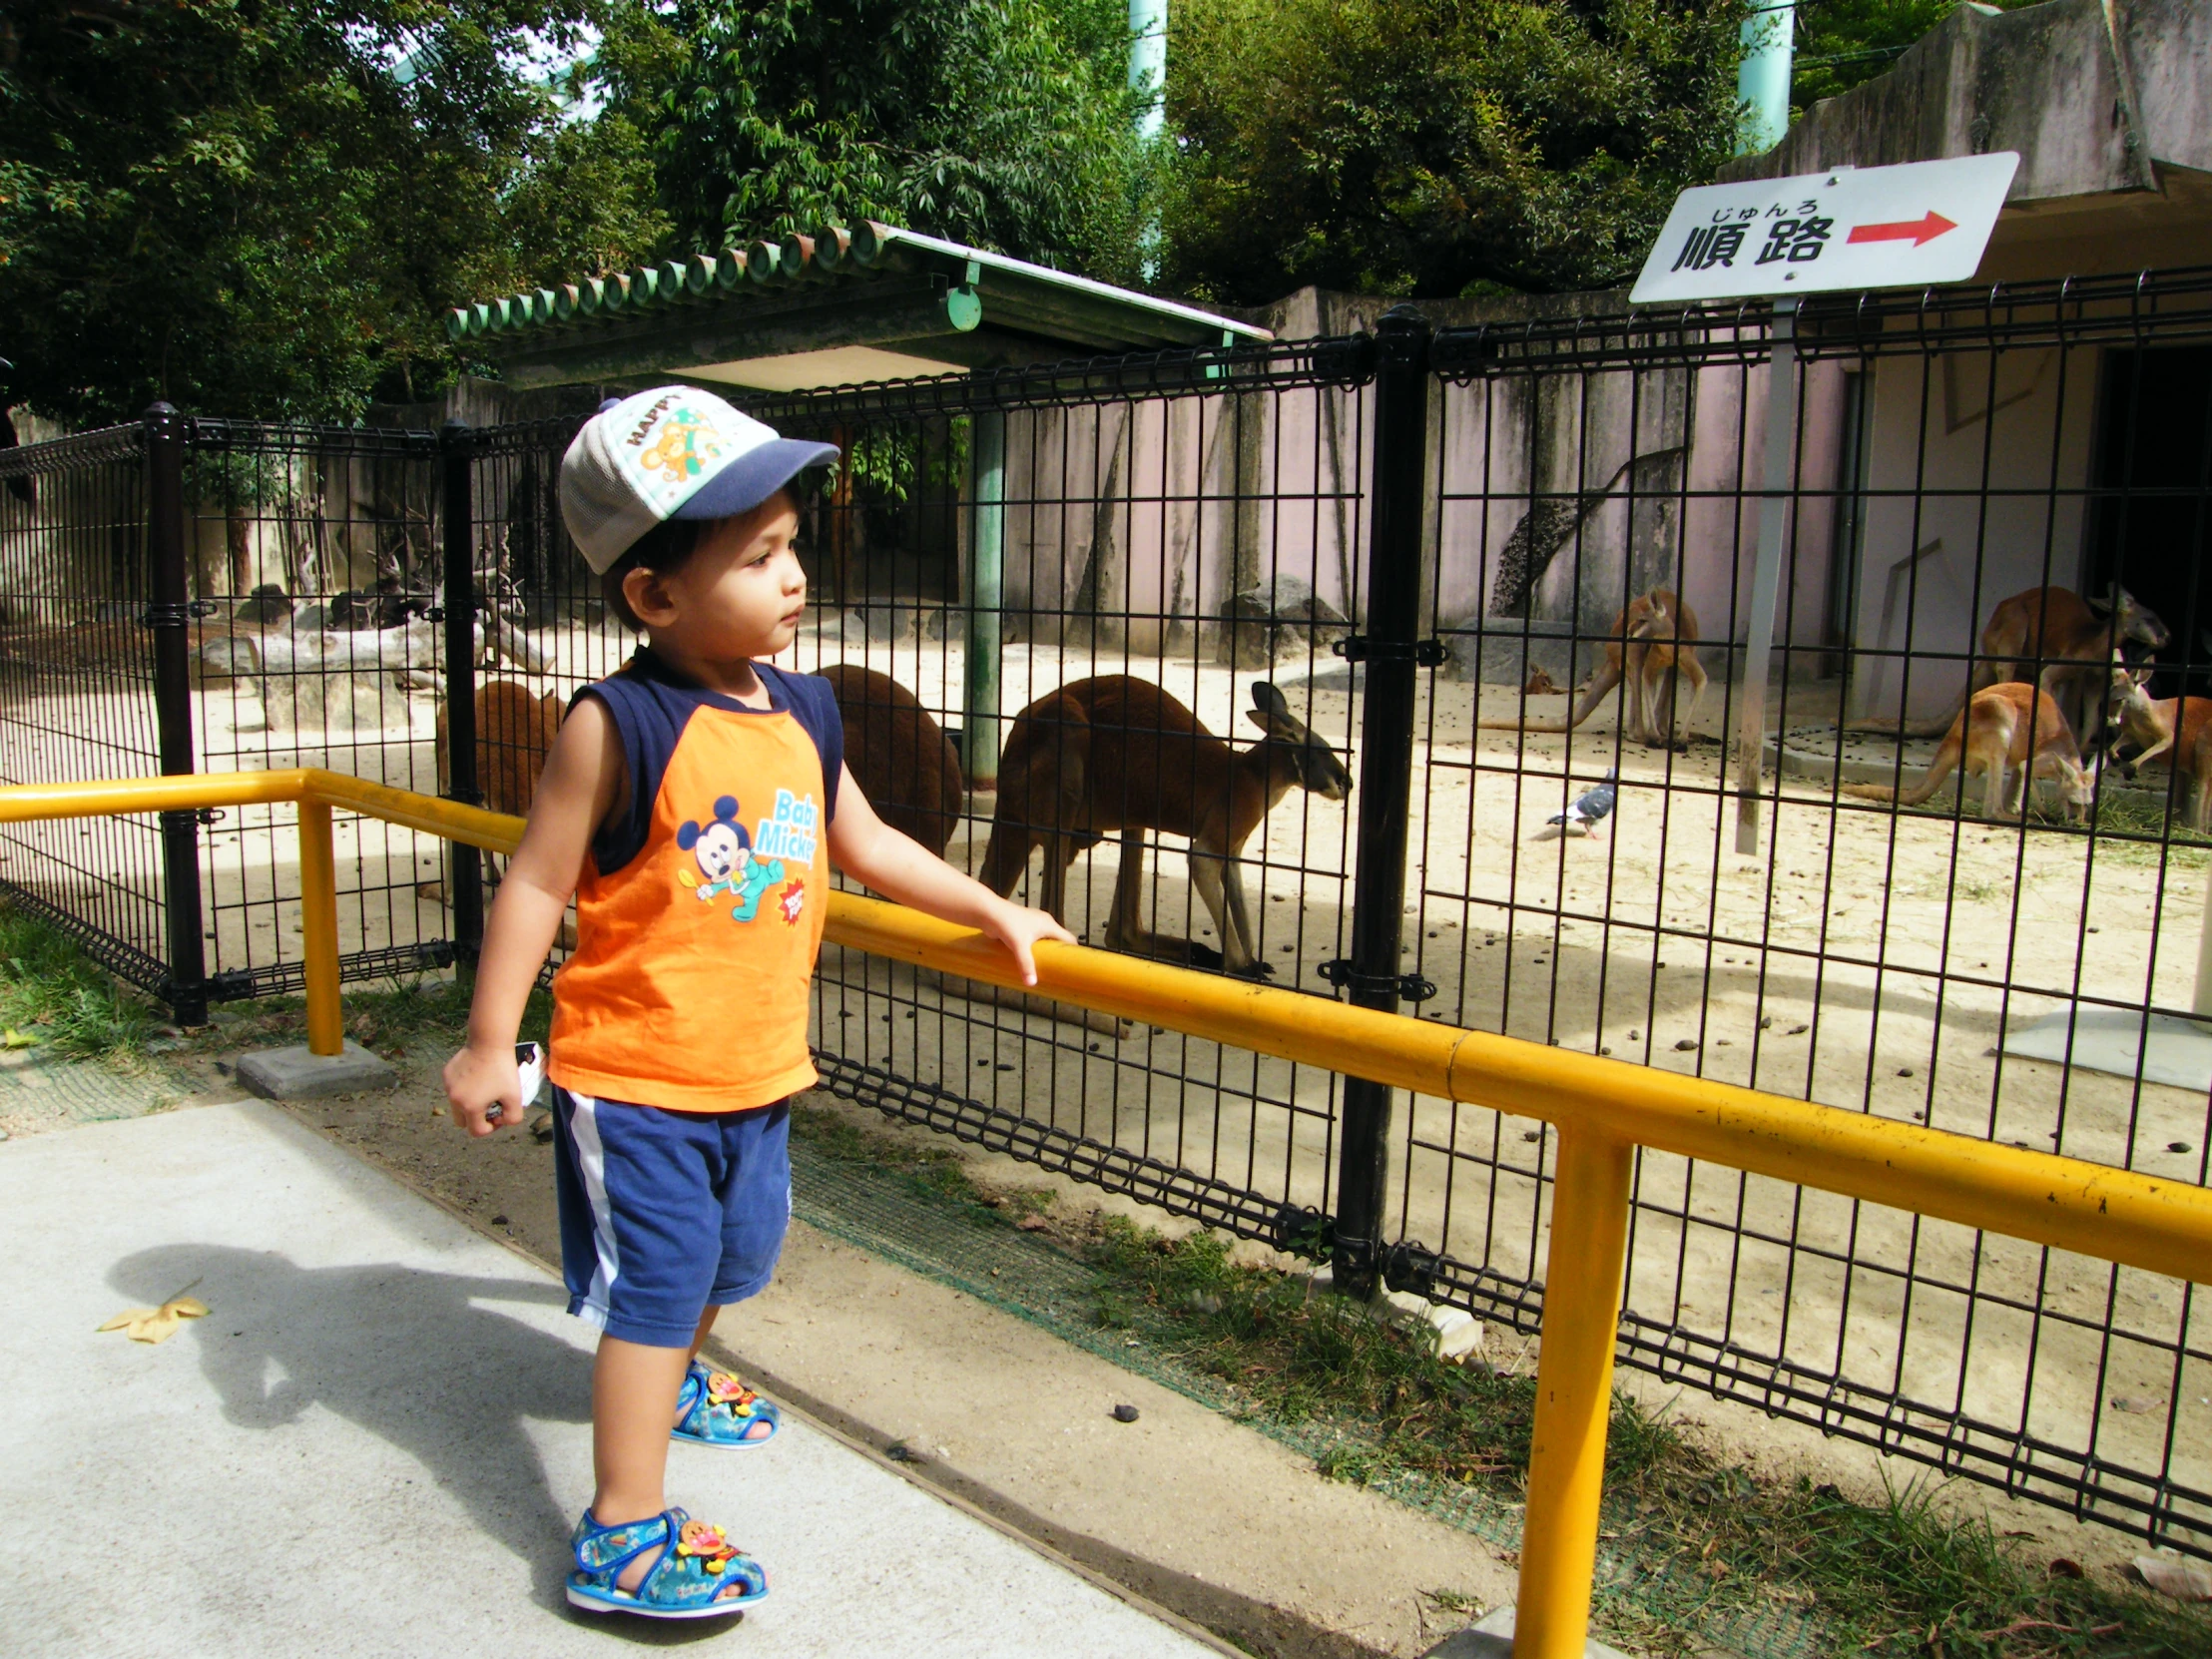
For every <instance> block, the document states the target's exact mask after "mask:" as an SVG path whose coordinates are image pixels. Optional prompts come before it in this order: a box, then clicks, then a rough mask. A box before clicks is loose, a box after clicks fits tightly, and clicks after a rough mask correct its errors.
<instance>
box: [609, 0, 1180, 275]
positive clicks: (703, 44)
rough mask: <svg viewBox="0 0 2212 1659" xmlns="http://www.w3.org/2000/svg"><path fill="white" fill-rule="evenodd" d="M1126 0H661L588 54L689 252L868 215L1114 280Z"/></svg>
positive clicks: (1134, 166)
mask: <svg viewBox="0 0 2212 1659" xmlns="http://www.w3.org/2000/svg"><path fill="white" fill-rule="evenodd" d="M1125 4H1126V0H766V3H745V0H674V3H673V4H672V5H670V6H668V7H667V8H666V9H664V10H653V9H651V7H650V5H640V6H638V7H636V8H634V9H632V10H630V11H628V12H626V13H625V14H624V15H623V17H622V18H621V19H619V20H618V21H617V22H616V23H615V24H613V25H612V26H611V27H610V30H609V34H608V39H607V43H606V45H605V47H603V49H602V53H601V57H602V60H603V63H604V74H605V77H606V81H607V84H608V87H609V90H610V92H611V94H612V102H611V104H610V108H611V109H619V110H623V111H627V112H631V113H630V117H629V118H630V119H632V120H634V121H637V122H639V123H641V124H646V123H651V124H655V125H657V126H658V138H657V140H656V143H655V147H654V158H655V162H656V164H657V168H658V173H659V178H660V183H661V200H662V203H663V205H664V207H665V208H666V210H667V212H668V213H669V215H670V217H671V219H672V220H673V221H674V223H675V225H676V227H677V233H678V236H679V238H680V239H681V240H682V241H685V242H687V243H689V244H690V245H691V246H693V247H695V248H698V249H702V250H705V249H712V248H721V247H726V246H728V245H729V244H731V243H733V242H737V241H740V240H743V239H745V238H749V237H755V236H781V235H784V234H786V233H788V232H790V231H793V230H804V229H808V228H811V227H813V226H815V225H818V224H821V223H823V222H824V221H826V220H833V221H838V222H849V221H851V220H853V219H855V218H863V217H872V218H877V219H883V220H887V221H889V222H891V223H893V224H899V225H905V226H909V227H911V228H913V229H915V230H921V231H927V232H931V233H933V234H936V235H939V236H943V237H948V238H951V239H952V240H954V241H958V242H965V243H970V244H973V245H975V246H978V247H983V248H989V249H994V250H998V251H1001V252H1005V253H1010V254H1014V255H1017V256H1019V257H1021V258H1024V259H1031V260H1036V261H1039V262H1041V263H1044V264H1047V265H1053V266H1061V267H1069V266H1073V267H1081V268H1083V269H1085V270H1087V271H1090V272H1092V273H1094V274H1097V275H1101V276H1107V277H1115V276H1126V275H1128V271H1129V268H1130V267H1131V265H1132V264H1133V261H1134V249H1135V215H1136V213H1137V211H1138V209H1139V206H1140V204H1139V202H1138V200H1137V190H1138V184H1139V181H1140V178H1141V173H1142V163H1143V157H1142V155H1141V151H1140V146H1139V144H1138V141H1137V140H1136V138H1135V137H1134V132H1133V121H1132V117H1133V115H1134V106H1133V103H1132V101H1131V96H1130V94H1129V92H1128V89H1127V85H1126V77H1127V65H1128V38H1129V37H1128V24H1127V13H1126V10H1125Z"/></svg>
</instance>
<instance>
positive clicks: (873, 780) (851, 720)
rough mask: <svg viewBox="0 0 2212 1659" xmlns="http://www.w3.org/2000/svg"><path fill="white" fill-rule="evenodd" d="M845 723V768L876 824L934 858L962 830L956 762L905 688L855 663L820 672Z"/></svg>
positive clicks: (941, 731) (940, 730) (947, 744)
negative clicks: (959, 827)
mask: <svg viewBox="0 0 2212 1659" xmlns="http://www.w3.org/2000/svg"><path fill="white" fill-rule="evenodd" d="M822 677H823V678H824V679H825V680H827V681H829V682H830V690H831V691H833V692H834V693H835V694H836V698H837V713H838V714H839V715H840V716H842V717H843V720H844V760H845V765H846V766H848V767H850V768H851V769H852V777H853V781H854V782H855V783H857V784H858V785H859V786H860V793H861V794H862V795H865V796H866V797H867V799H868V805H869V806H871V807H873V808H874V809H875V812H876V816H877V817H879V818H880V819H882V821H883V822H884V823H885V824H887V825H889V826H890V827H891V828H892V829H893V830H899V831H901V832H902V833H904V834H908V835H911V836H912V837H913V838H914V839H915V840H917V841H919V842H920V843H921V844H922V845H923V846H926V847H927V848H928V849H929V850H930V851H932V852H934V853H936V854H937V856H938V857H940V858H941V857H943V856H944V849H945V846H946V844H947V843H948V842H950V841H951V839H952V830H953V828H954V827H955V826H956V825H957V824H958V823H959V822H960V805H961V800H962V793H961V783H960V758H959V756H957V755H956V754H954V753H953V750H952V742H951V740H950V739H949V738H947V737H946V736H945V735H944V729H943V728H942V727H940V726H939V725H938V724H937V723H936V722H935V721H933V720H931V719H930V718H929V712H928V711H927V710H926V709H924V708H923V707H922V706H921V702H920V700H919V699H918V698H916V697H915V696H914V694H913V693H912V692H910V691H908V690H907V689H906V688H905V687H904V686H902V685H900V684H899V683H898V682H897V681H896V680H893V679H892V678H891V677H890V676H889V675H887V674H882V673H879V672H877V671H876V670H874V669H872V668H862V667H861V666H860V665H859V664H857V663H833V664H831V665H830V667H828V668H826V669H824V670H823V671H822Z"/></svg>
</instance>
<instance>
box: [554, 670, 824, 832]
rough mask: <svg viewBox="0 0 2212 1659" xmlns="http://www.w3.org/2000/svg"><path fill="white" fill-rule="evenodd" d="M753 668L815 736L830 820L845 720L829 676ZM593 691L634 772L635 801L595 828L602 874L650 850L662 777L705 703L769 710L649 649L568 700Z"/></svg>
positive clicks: (775, 704) (776, 701)
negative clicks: (708, 684)
mask: <svg viewBox="0 0 2212 1659" xmlns="http://www.w3.org/2000/svg"><path fill="white" fill-rule="evenodd" d="M754 668H755V670H756V671H757V672H758V673H759V674H760V676H761V680H762V683H763V684H764V685H766V686H767V687H768V691H769V706H770V709H771V710H775V709H783V710H787V711H789V712H790V714H791V716H792V718H793V719H794V720H796V721H798V722H799V724H800V726H801V728H802V729H803V730H804V731H805V732H806V734H807V735H808V736H809V737H810V738H812V739H814V742H815V750H816V752H817V753H818V754H819V755H820V756H821V757H822V777H823V786H824V791H825V798H824V801H823V822H824V823H825V824H828V823H829V822H830V820H831V819H832V818H834V817H835V816H836V811H837V780H838V778H839V777H840V776H841V775H842V773H843V770H844V723H843V721H842V719H841V718H840V717H839V716H838V714H837V700H836V697H835V695H834V694H833V693H832V692H831V691H830V682H829V681H827V680H825V679H823V678H822V677H821V676H820V675H815V674H792V673H787V672H786V671H785V670H783V669H779V668H772V667H770V666H769V665H768V664H767V663H756V664H755V665H754ZM587 697H596V698H597V699H598V700H599V701H600V703H601V704H602V705H603V706H604V707H605V708H606V710H607V713H608V715H609V716H611V717H612V718H613V720H614V723H615V733H616V735H617V737H618V738H619V740H620V741H621V744H622V760H623V765H624V766H625V767H626V768H627V769H628V773H629V797H630V798H629V801H628V802H627V803H626V804H625V805H624V806H622V807H621V808H620V809H618V811H617V812H616V813H615V814H614V816H613V817H612V818H610V819H609V820H608V821H607V822H606V823H605V824H603V825H601V826H600V827H599V829H598V830H597V831H596V832H595V833H594V834H593V835H592V842H591V856H592V862H593V864H594V865H596V866H597V867H598V870H599V872H600V874H602V875H606V874H611V873H612V872H613V871H615V870H618V869H620V868H622V866H623V865H625V864H627V863H628V862H629V861H630V860H631V859H633V858H635V857H636V856H637V855H638V854H639V853H640V852H642V851H643V850H644V849H645V842H646V837H647V836H648V835H650V834H651V833H652V831H653V803H654V802H655V801H656V800H657V799H658V798H659V796H660V793H661V780H662V778H663V777H665V776H666V775H667V773H668V763H669V761H670V759H671V758H672V757H673V756H674V755H675V753H676V745H677V743H678V742H679V741H680V740H681V739H682V738H683V736H684V728H685V727H686V726H688V725H689V724H690V723H691V718H692V716H693V715H694V714H696V713H698V711H699V710H700V709H701V708H703V707H707V708H718V709H732V710H736V711H738V712H739V713H743V714H762V713H765V712H767V711H763V710H759V709H747V708H746V707H745V705H743V704H742V703H739V702H737V701H735V700H734V699H731V698H727V697H724V696H722V695H721V694H720V693H718V692H712V691H708V690H707V689H706V688H704V687H702V686H687V685H684V684H682V683H681V682H679V681H677V680H675V679H673V678H672V677H671V676H670V675H669V673H668V671H667V670H666V669H665V668H664V667H663V666H662V665H661V664H660V662H659V661H658V660H657V659H656V658H655V657H654V656H653V655H652V653H651V652H648V651H643V650H641V651H639V653H638V654H637V656H636V657H634V658H632V659H631V661H630V664H629V665H628V666H627V667H626V668H624V669H623V670H622V671H621V672H620V673H618V674H614V675H610V676H609V677H608V678H607V679H605V680H601V681H599V682H598V683H597V684H596V685H590V686H586V687H585V688H584V689H583V690H582V691H580V692H578V693H577V694H576V696H575V697H573V698H571V699H569V707H570V708H572V709H573V708H574V707H575V706H576V704H577V703H578V702H579V701H580V700H581V699H583V698H587Z"/></svg>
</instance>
